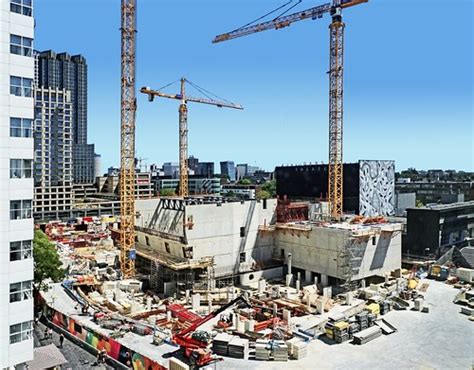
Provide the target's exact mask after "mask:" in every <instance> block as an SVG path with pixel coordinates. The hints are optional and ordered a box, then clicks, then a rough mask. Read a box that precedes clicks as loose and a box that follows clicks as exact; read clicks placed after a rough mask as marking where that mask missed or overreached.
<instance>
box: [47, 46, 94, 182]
mask: <svg viewBox="0 0 474 370" xmlns="http://www.w3.org/2000/svg"><path fill="white" fill-rule="evenodd" d="M38 86H40V87H46V88H47V87H51V88H59V89H66V90H68V91H70V92H71V104H72V121H73V146H72V153H73V181H74V183H93V182H94V174H95V173H94V159H95V153H94V145H93V144H87V63H86V60H85V58H84V57H83V56H82V55H73V56H71V55H69V54H68V53H59V54H57V53H55V52H54V51H52V50H48V51H43V52H40V53H39V55H38Z"/></svg>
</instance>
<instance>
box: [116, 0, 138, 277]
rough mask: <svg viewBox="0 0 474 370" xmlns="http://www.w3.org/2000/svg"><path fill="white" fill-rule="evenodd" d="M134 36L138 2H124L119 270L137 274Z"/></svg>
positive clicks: (130, 0) (130, 275) (126, 273)
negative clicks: (135, 255)
mask: <svg viewBox="0 0 474 370" xmlns="http://www.w3.org/2000/svg"><path fill="white" fill-rule="evenodd" d="M135 34H136V0H122V3H121V44H122V45H121V104H120V113H121V123H120V248H121V249H120V268H121V271H122V275H123V277H124V278H130V277H132V276H134V275H135V260H134V258H131V257H132V256H131V254H132V251H134V248H135V112H136V96H135V74H136V72H135V48H136V46H135Z"/></svg>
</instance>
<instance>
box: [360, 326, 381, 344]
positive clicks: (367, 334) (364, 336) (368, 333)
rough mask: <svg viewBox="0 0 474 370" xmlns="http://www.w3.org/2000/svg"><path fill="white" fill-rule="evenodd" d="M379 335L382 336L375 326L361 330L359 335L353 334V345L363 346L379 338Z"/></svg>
mask: <svg viewBox="0 0 474 370" xmlns="http://www.w3.org/2000/svg"><path fill="white" fill-rule="evenodd" d="M381 335H382V329H380V328H379V327H378V326H377V325H375V326H372V327H370V328H368V329H365V330H362V331H361V332H359V333H356V334H354V343H355V344H365V343H367V342H370V341H371V340H373V339H375V338H377V337H380V336H381Z"/></svg>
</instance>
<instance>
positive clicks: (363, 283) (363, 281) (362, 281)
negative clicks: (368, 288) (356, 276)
mask: <svg viewBox="0 0 474 370" xmlns="http://www.w3.org/2000/svg"><path fill="white" fill-rule="evenodd" d="M360 283H361V287H362V289H365V279H362V280H361V281H360Z"/></svg>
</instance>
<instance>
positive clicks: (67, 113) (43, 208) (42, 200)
mask: <svg viewBox="0 0 474 370" xmlns="http://www.w3.org/2000/svg"><path fill="white" fill-rule="evenodd" d="M34 137H35V170H34V177H35V200H34V217H35V219H40V220H42V219H48V218H50V217H51V216H52V215H55V214H56V213H57V212H58V211H68V210H70V209H71V207H72V204H73V201H74V199H73V191H72V106H71V94H70V93H69V91H66V90H60V89H58V88H51V87H50V88H45V87H39V88H37V89H36V90H35V124H34Z"/></svg>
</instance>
